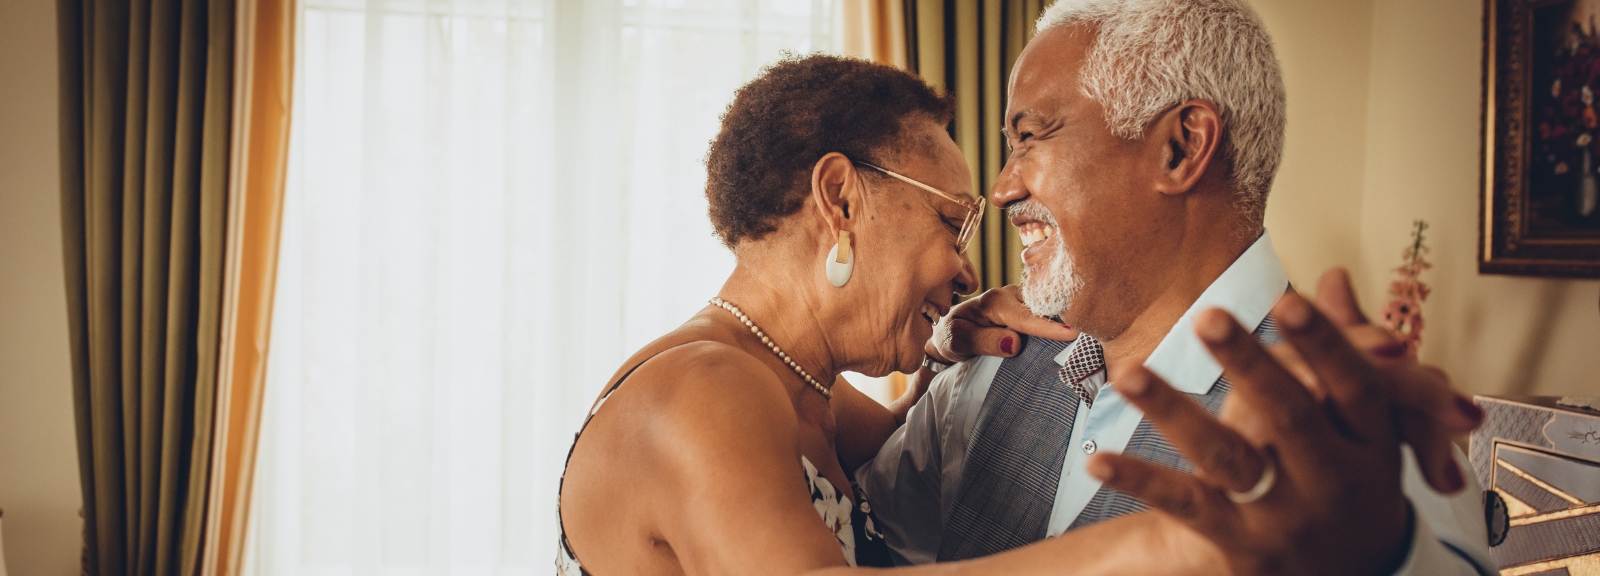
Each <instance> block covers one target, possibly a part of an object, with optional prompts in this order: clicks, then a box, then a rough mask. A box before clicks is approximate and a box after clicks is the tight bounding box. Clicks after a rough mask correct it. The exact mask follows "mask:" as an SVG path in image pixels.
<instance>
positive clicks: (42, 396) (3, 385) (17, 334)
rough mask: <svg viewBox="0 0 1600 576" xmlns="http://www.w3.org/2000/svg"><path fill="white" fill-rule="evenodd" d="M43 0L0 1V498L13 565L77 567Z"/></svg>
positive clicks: (48, 31)
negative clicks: (1, 56)
mask: <svg viewBox="0 0 1600 576" xmlns="http://www.w3.org/2000/svg"><path fill="white" fill-rule="evenodd" d="M55 30H56V24H55V2H53V1H52V0H4V1H0V55H4V57H3V58H0V508H4V509H5V518H4V523H5V561H6V563H7V568H9V569H10V573H11V574H13V575H15V576H34V575H40V576H49V575H61V576H65V575H68V574H77V573H78V572H79V570H78V558H79V554H80V553H81V541H82V536H81V532H82V526H83V525H82V523H81V521H80V520H79V518H78V508H79V507H80V506H81V499H80V498H81V496H80V494H79V491H78V466H77V456H76V450H77V441H76V439H75V437H74V435H73V426H72V419H73V416H72V388H71V383H70V380H69V378H70V373H69V368H68V351H67V312H66V296H65V293H64V292H63V289H62V271H61V220H60V219H61V216H60V206H59V198H60V196H59V188H58V186H59V180H60V176H59V173H58V168H57V156H58V153H57V140H56V132H57V126H56V110H57V106H56V95H57V89H58V88H57V86H56V34H55Z"/></svg>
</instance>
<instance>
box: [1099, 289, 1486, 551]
mask: <svg viewBox="0 0 1600 576" xmlns="http://www.w3.org/2000/svg"><path fill="white" fill-rule="evenodd" d="M1320 288H1321V290H1319V292H1320V295H1321V298H1319V300H1318V302H1317V304H1316V305H1315V306H1313V305H1312V303H1311V302H1309V301H1307V300H1305V299H1304V298H1302V297H1300V296H1299V295H1297V294H1293V293H1290V294H1287V295H1285V296H1284V297H1283V298H1282V299H1281V300H1280V301H1279V302H1278V304H1277V306H1275V307H1274V308H1273V315H1274V317H1275V318H1276V319H1277V322H1278V325H1279V327H1280V328H1281V330H1282V333H1283V336H1284V339H1285V342H1286V344H1285V346H1287V348H1289V350H1288V351H1279V352H1277V353H1273V352H1269V351H1268V350H1266V349H1265V348H1263V347H1262V346H1261V345H1260V343H1259V342H1258V341H1257V340H1256V339H1255V338H1254V337H1252V336H1251V334H1250V331H1249V330H1247V329H1245V328H1244V327H1243V326H1240V325H1239V324H1238V323H1237V322H1236V321H1234V319H1233V318H1232V317H1231V316H1229V315H1228V314H1227V313H1225V312H1223V311H1221V310H1209V311H1206V312H1204V313H1202V314H1201V315H1200V316H1199V317H1198V318H1197V319H1196V320H1197V321H1196V331H1197V333H1198V334H1199V335H1200V337H1201V340H1202V341H1204V342H1205V344H1206V346H1207V347H1208V348H1209V349H1210V351H1211V353H1212V355H1213V356H1215V357H1216V358H1217V361H1218V362H1219V363H1220V364H1222V366H1223V370H1224V374H1225V375H1226V376H1227V378H1228V381H1229V382H1230V383H1231V384H1232V386H1233V391H1232V394H1231V395H1230V397H1229V399H1228V400H1227V402H1226V403H1225V404H1224V407H1223V412H1222V415H1221V419H1220V421H1219V420H1218V419H1216V418H1212V417H1211V415H1210V414H1208V413H1207V412H1205V410H1204V409H1203V408H1202V407H1200V406H1199V405H1198V404H1196V403H1195V402H1194V401H1193V400H1191V399H1190V398H1189V397H1188V396H1186V395H1184V394H1182V393H1179V392H1177V391H1176V390H1174V389H1172V388H1171V387H1170V386H1168V385H1167V384H1166V383H1165V382H1162V381H1161V379H1160V378H1159V377H1157V376H1156V375H1155V374H1153V373H1151V372H1150V371H1149V370H1147V369H1145V368H1143V367H1142V366H1133V367H1123V368H1120V369H1119V371H1118V373H1117V374H1115V375H1114V377H1113V378H1112V381H1113V383H1114V384H1113V385H1114V386H1115V387H1116V389H1117V391H1118V392H1119V393H1121V394H1122V395H1123V396H1124V397H1126V398H1127V399H1128V400H1129V401H1130V402H1131V403H1133V404H1134V405H1136V406H1138V407H1139V408H1140V409H1142V410H1143V411H1144V412H1145V416H1146V417H1147V418H1149V419H1150V421H1151V422H1152V423H1153V424H1155V425H1156V426H1157V427H1158V428H1159V429H1161V430H1162V432H1163V433H1164V434H1165V435H1166V437H1167V438H1168V439H1170V440H1171V441H1172V443H1173V445H1174V446H1175V447H1177V448H1178V449H1179V450H1180V451H1181V452H1183V454H1184V455H1185V456H1186V457H1187V458H1189V460H1190V461H1192V462H1194V463H1195V465H1196V473H1195V474H1194V475H1189V474H1184V473H1180V472H1177V471H1174V470H1171V469H1168V468H1165V467H1161V466H1158V465H1155V464H1152V463H1149V462H1146V461H1143V460H1139V459H1134V458H1128V457H1123V456H1120V455H1113V454H1104V453H1103V454H1100V455H1096V456H1095V457H1094V458H1093V459H1091V461H1090V463H1089V469H1090V472H1091V473H1092V474H1094V475H1096V476H1097V477H1100V478H1101V479H1102V480H1103V481H1105V482H1106V484H1107V485H1108V486H1110V487H1112V488H1115V489H1118V490H1122V491H1124V492H1126V493H1128V494H1131V495H1133V496H1135V497H1138V498H1140V499H1142V500H1144V501H1145V502H1146V503H1148V504H1150V505H1151V506H1152V507H1154V508H1157V509H1160V510H1163V511H1165V512H1167V513H1169V514H1171V515H1172V516H1174V517H1176V518H1178V519H1179V520H1180V521H1182V522H1183V523H1185V524H1186V525H1188V526H1189V527H1191V528H1193V529H1194V530H1195V531H1197V532H1199V533H1200V534H1201V535H1202V536H1204V537H1205V538H1207V539H1208V540H1210V541H1212V542H1213V543H1215V544H1216V545H1217V547H1218V548H1220V549H1221V550H1222V551H1223V553H1224V554H1225V555H1226V556H1227V557H1228V559H1229V564H1230V568H1232V569H1233V570H1234V571H1235V572H1236V573H1239V574H1328V575H1334V574H1337V575H1341V576H1343V575H1369V574H1370V575H1380V576H1387V575H1388V574H1390V573H1392V572H1393V571H1394V570H1395V569H1396V568H1397V567H1398V566H1399V564H1400V563H1401V562H1402V561H1403V560H1404V559H1405V556H1406V553H1407V552H1408V550H1409V546H1410V543H1411V540H1410V538H1411V534H1412V530H1413V524H1414V522H1415V519H1414V518H1413V517H1412V514H1413V512H1412V510H1411V508H1410V505H1409V503H1408V502H1407V500H1406V498H1405V495H1404V493H1403V492H1402V490H1401V478H1400V473H1401V466H1400V464H1401V462H1400V454H1401V452H1400V443H1401V442H1402V441H1403V440H1409V441H1411V442H1412V443H1413V444H1415V445H1416V449H1417V453H1418V459H1419V461H1421V463H1422V465H1423V466H1422V467H1423V469H1424V470H1425V471H1426V474H1427V475H1428V479H1429V481H1430V483H1432V484H1434V486H1435V487H1436V488H1439V489H1441V490H1443V491H1447V492H1449V491H1455V490H1459V489H1460V487H1461V484H1462V480H1461V477H1460V474H1461V472H1460V470H1459V469H1458V468H1456V466H1455V463H1454V460H1453V457H1452V456H1451V454H1452V452H1451V450H1450V447H1449V443H1448V439H1449V437H1450V436H1451V435H1453V434H1454V433H1459V432H1460V431H1466V430H1470V429H1471V428H1472V427H1473V426H1475V425H1476V424H1477V423H1478V420H1480V419H1481V414H1479V413H1477V412H1476V411H1468V410H1464V409H1461V408H1459V407H1458V406H1456V404H1457V402H1456V399H1457V398H1460V397H1459V396H1458V395H1456V394H1455V393H1454V392H1453V391H1452V390H1450V387H1449V383H1448V381H1447V380H1446V379H1445V378H1444V376H1443V374H1442V373H1440V372H1439V371H1438V370H1435V369H1431V368H1426V367H1422V366H1420V365H1418V364H1417V363H1416V362H1415V361H1414V360H1411V359H1409V357H1408V356H1406V355H1405V354H1404V353H1403V352H1404V349H1403V348H1402V349H1401V353H1399V354H1394V353H1393V352H1392V351H1391V348H1392V346H1391V345H1390V343H1391V342H1393V341H1394V340H1393V338H1390V337H1387V333H1386V332H1384V331H1383V330H1382V329H1381V328H1378V327H1374V326H1372V325H1370V324H1369V323H1367V322H1366V320H1365V318H1364V317H1363V316H1362V315H1361V314H1360V310H1359V308H1358V307H1357V306H1356V304H1355V299H1354V297H1353V295H1352V294H1353V293H1352V292H1351V291H1350V290H1349V282H1348V277H1347V276H1346V275H1345V274H1344V273H1343V271H1338V270H1335V271H1332V272H1330V273H1328V274H1325V275H1324V276H1323V279H1322V282H1321V284H1320ZM1319 309H1320V311H1319ZM1416 414H1423V415H1426V418H1418V419H1417V420H1418V421H1420V422H1422V423H1421V424H1412V423H1407V419H1408V418H1411V417H1413V416H1414V415H1416ZM1268 475H1271V476H1273V477H1275V480H1273V481H1270V482H1268V481H1266V480H1264V479H1265V478H1266V477H1267V476H1268ZM1263 487H1267V488H1268V489H1267V490H1266V491H1265V492H1264V493H1260V494H1259V498H1257V499H1254V500H1251V499H1250V498H1248V497H1246V496H1244V495H1245V494H1247V493H1250V492H1252V490H1253V489H1259V488H1263ZM1257 492H1259V490H1257ZM1230 493H1232V494H1231V495H1230ZM1230 496H1232V497H1230ZM1241 501H1243V502H1241Z"/></svg>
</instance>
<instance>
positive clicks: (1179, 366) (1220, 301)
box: [1055, 232, 1289, 394]
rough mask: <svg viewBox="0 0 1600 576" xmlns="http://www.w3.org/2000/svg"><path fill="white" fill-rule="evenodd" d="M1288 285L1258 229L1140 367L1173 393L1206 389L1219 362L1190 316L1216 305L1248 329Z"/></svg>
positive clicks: (1219, 368) (1061, 360) (1267, 238)
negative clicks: (1142, 366)
mask: <svg viewBox="0 0 1600 576" xmlns="http://www.w3.org/2000/svg"><path fill="white" fill-rule="evenodd" d="M1288 288H1289V275H1288V274H1287V273H1285V272H1284V271H1283V265H1282V264H1281V263H1279V262H1278V253H1277V251H1276V250H1273V248H1272V237H1271V236H1270V235H1268V234H1267V233H1266V232H1262V233H1261V237H1260V238H1257V239H1256V241H1255V243H1254V244H1251V245H1250V248H1249V249H1246V250H1245V251H1244V253H1243V254H1240V255H1239V258H1238V259H1236V260H1234V261H1233V264H1232V265H1230V266H1228V269H1227V270H1225V271H1223V272H1222V275H1221V276H1218V277H1217V279H1216V280H1214V281H1212V282H1211V285H1210V286H1207V287H1206V289H1205V291H1204V292H1201V293H1200V297H1199V298H1197V299H1195V301H1194V304H1192V305H1190V306H1189V309H1188V310H1185V311H1184V313H1183V316H1182V317H1180V318H1178V322H1177V323H1176V324H1173V326H1172V330H1170V331H1168V332H1167V335H1166V336H1165V337H1164V338H1162V339H1161V343H1160V344H1157V345H1156V349H1155V351H1154V352H1151V353H1150V358H1148V359H1146V360H1145V362H1144V365H1145V367H1147V368H1149V369H1150V371H1151V372H1155V373H1156V375H1157V376H1160V377H1161V379H1162V380H1166V382H1167V383H1168V384H1171V385H1172V387H1173V388H1176V389H1178V390H1179V391H1182V392H1186V393H1189V394H1205V393H1207V392H1209V391H1210V390H1211V386H1212V384H1215V383H1216V382H1217V379H1218V378H1220V377H1221V376H1222V365H1221V364H1218V363H1217V361H1216V359H1215V358H1212V357H1211V351H1209V350H1207V349H1206V346H1205V344H1204V343H1202V342H1200V337H1199V336H1196V335H1195V333H1194V318H1195V316H1197V315H1199V314H1200V312H1201V311H1203V310H1206V309H1209V308H1222V309H1223V310H1227V311H1228V313H1229V314H1232V315H1233V317H1234V318H1236V319H1238V320H1239V323H1240V324H1242V325H1243V326H1244V327H1245V328H1246V329H1247V330H1251V331H1254V330H1255V329H1256V327H1257V326H1259V325H1260V324H1261V320H1262V319H1264V318H1266V317H1267V313H1268V312H1270V311H1271V310H1272V306H1273V304H1276V303H1277V302H1278V298H1280V297H1282V296H1283V293H1284V291H1285V290H1287V289H1288ZM1074 344H1076V343H1074ZM1075 347H1076V346H1068V347H1067V348H1066V349H1065V350H1062V351H1061V353H1060V354H1058V355H1056V358H1055V360H1056V363H1057V364H1062V363H1065V362H1066V360H1067V357H1068V356H1071V355H1072V350H1073V348H1075Z"/></svg>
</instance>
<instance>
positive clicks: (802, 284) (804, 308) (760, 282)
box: [717, 264, 842, 386]
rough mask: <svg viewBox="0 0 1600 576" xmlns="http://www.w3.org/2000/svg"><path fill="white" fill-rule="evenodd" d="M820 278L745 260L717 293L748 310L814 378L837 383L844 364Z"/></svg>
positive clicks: (758, 323)
mask: <svg viewBox="0 0 1600 576" xmlns="http://www.w3.org/2000/svg"><path fill="white" fill-rule="evenodd" d="M815 282H816V281H815V279H814V278H812V277H810V275H805V274H782V273H773V272H772V271H758V270H753V269H751V268H750V267H748V266H746V265H745V264H740V265H738V266H736V267H735V268H734V271H733V274H732V275H730V276H729V277H728V281H727V282H725V283H723V285H722V289H721V290H719V291H718V292H717V296H718V297H720V298H722V299H723V300H724V301H726V302H728V303H729V304H732V305H734V306H736V307H738V308H739V309H740V310H741V311H743V312H744V314H745V316H746V317H748V318H750V321H751V322H752V323H754V324H755V325H756V326H757V327H759V328H761V331H762V332H765V333H766V335H767V338H769V339H771V340H772V343H773V344H776V345H777V346H778V348H779V349H781V350H783V353H784V354H787V355H789V358H790V359H792V360H794V362H795V363H796V364H799V365H800V367H801V368H803V369H805V371H806V372H807V373H809V374H810V375H811V377H812V378H815V379H816V380H817V381H818V382H820V383H822V385H823V386H832V385H833V381H834V378H835V377H837V376H838V374H839V372H840V371H841V370H842V368H841V367H840V359H839V357H838V355H837V354H835V353H834V347H833V346H832V343H831V342H829V335H830V333H831V331H830V330H829V329H828V328H829V327H830V326H832V325H833V323H832V322H830V321H829V315H828V313H827V310H826V306H825V303H824V302H823V298H822V297H821V295H819V294H818V293H817V290H816V289H815V287H814V284H815ZM735 321H737V320H735ZM758 344H759V343H758Z"/></svg>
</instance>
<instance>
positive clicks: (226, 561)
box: [201, 0, 296, 576]
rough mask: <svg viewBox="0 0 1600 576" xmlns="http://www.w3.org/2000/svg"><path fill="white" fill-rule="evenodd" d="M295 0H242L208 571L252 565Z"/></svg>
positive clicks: (226, 575) (222, 573) (226, 574)
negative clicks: (247, 558)
mask: <svg viewBox="0 0 1600 576" xmlns="http://www.w3.org/2000/svg"><path fill="white" fill-rule="evenodd" d="M295 13H296V6H295V2H294V0H240V3H239V12H238V22H237V29H238V31H239V42H238V46H239V47H238V50H237V51H236V53H235V55H236V63H237V64H236V66H237V70H238V73H237V74H236V76H235V91H234V93H235V95H236V98H235V101H234V110H235V114H234V116H233V129H234V148H233V155H232V157H231V158H230V159H229V161H230V164H231V165H232V172H233V178H232V180H231V181H230V182H229V187H228V194H229V198H230V205H231V206H232V208H233V209H232V212H231V213H230V223H231V226H230V227H229V229H228V244H227V249H228V259H227V261H228V269H227V286H226V290H225V296H226V301H225V306H224V310H223V312H224V323H223V333H222V355H221V361H222V363H221V364H222V366H221V367H222V369H221V372H220V374H219V380H218V384H217V388H218V395H217V420H216V429H215V436H216V444H215V446H214V450H213V452H212V462H213V465H212V475H213V481H212V483H211V486H210V491H209V493H208V494H207V495H206V496H207V499H208V502H209V506H208V507H207V512H208V513H207V516H206V519H205V521H206V525H205V536H206V547H205V551H204V554H203V557H202V563H201V566H202V572H201V573H202V574H204V575H205V576H231V575H234V574H240V573H242V572H243V564H242V562H243V557H244V550H245V548H246V539H247V538H248V533H247V530H246V526H247V524H248V519H249V515H250V506H249V505H250V501H251V489H252V487H253V486H252V480H253V479H254V476H255V462H256V448H257V446H258V444H259V436H260V428H261V407H262V401H263V399H264V397H265V391H264V388H265V384H266V363H267V351H268V350H267V348H268V343H269V341H270V328H271V320H272V301H273V289H274V287H275V286H276V280H277V263H278V240H279V233H280V231H281V227H282V226H281V224H282V219H283V196H284V185H285V177H286V171H287V167H288V157H289V119H290V105H291V103H292V101H293V88H292V85H293V79H294V22H295Z"/></svg>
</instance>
